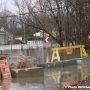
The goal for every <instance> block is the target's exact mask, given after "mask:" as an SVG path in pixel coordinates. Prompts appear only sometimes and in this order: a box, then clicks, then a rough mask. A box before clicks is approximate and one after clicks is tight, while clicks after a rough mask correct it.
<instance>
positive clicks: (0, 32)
mask: <svg viewBox="0 0 90 90" xmlns="http://www.w3.org/2000/svg"><path fill="white" fill-rule="evenodd" d="M1 34H2V35H3V34H9V33H8V32H7V31H6V30H5V29H4V27H1V28H0V35H1Z"/></svg>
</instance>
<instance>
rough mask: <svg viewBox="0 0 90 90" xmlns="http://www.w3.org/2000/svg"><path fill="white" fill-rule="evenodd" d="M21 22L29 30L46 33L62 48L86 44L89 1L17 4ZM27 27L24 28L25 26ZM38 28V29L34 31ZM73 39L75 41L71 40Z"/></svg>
mask: <svg viewBox="0 0 90 90" xmlns="http://www.w3.org/2000/svg"><path fill="white" fill-rule="evenodd" d="M14 1H15V4H16V6H17V7H18V11H19V15H20V20H21V22H22V23H23V24H24V26H25V28H26V27H30V28H32V29H30V28H29V29H28V30H43V31H44V32H46V33H48V34H49V35H50V36H51V37H52V38H53V39H54V40H55V41H56V42H57V43H59V44H60V46H63V42H65V43H66V45H69V43H70V42H71V43H72V44H73V42H75V44H82V43H83V40H84V41H85V39H84V38H83V37H85V36H86V34H85V33H86V32H87V31H88V30H89V27H88V26H89V21H88V20H89V13H88V11H87V10H89V9H90V6H89V4H90V3H89V1H88V0H86V1H85V0H36V2H35V3H34V4H32V1H31V0H21V1H18V0H14ZM22 26H23V25H22ZM33 28H34V29H33ZM71 36H72V37H71Z"/></svg>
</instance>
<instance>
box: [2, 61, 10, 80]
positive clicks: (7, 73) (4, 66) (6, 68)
mask: <svg viewBox="0 0 90 90" xmlns="http://www.w3.org/2000/svg"><path fill="white" fill-rule="evenodd" d="M0 68H1V73H2V78H3V80H5V79H11V73H10V69H9V65H8V62H7V60H0Z"/></svg>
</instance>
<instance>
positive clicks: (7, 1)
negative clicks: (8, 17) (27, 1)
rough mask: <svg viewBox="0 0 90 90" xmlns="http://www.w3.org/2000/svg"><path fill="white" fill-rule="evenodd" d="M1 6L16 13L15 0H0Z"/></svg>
mask: <svg viewBox="0 0 90 90" xmlns="http://www.w3.org/2000/svg"><path fill="white" fill-rule="evenodd" d="M0 3H1V5H0V8H2V9H4V7H5V6H6V7H5V8H6V9H8V10H10V11H11V12H13V13H16V8H15V6H14V2H13V0H0Z"/></svg>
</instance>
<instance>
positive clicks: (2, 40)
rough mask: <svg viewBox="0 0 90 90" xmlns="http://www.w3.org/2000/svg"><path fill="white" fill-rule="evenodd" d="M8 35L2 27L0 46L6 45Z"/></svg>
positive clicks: (0, 29)
mask: <svg viewBox="0 0 90 90" xmlns="http://www.w3.org/2000/svg"><path fill="white" fill-rule="evenodd" d="M9 35H10V34H9V33H8V32H7V31H6V30H5V29H4V27H1V28H0V45H3V44H6V43H7V40H8V36H9Z"/></svg>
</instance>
